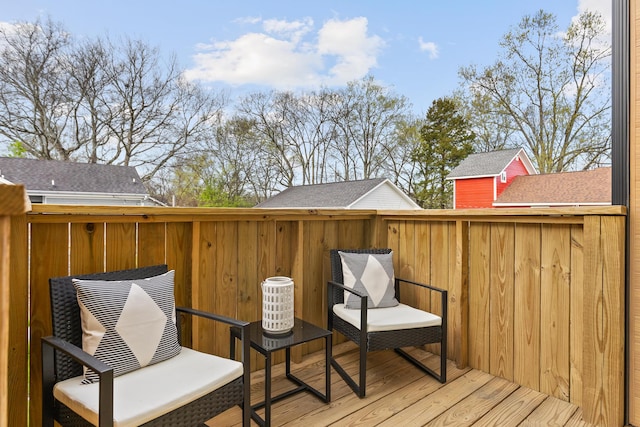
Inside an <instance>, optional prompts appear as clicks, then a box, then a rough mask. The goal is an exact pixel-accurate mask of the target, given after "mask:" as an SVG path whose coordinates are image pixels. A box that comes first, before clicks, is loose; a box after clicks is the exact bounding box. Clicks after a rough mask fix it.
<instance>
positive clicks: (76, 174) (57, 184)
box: [0, 157, 148, 195]
mask: <svg viewBox="0 0 640 427" xmlns="http://www.w3.org/2000/svg"><path fill="white" fill-rule="evenodd" d="M0 179H4V180H6V181H9V182H11V183H13V184H22V185H24V186H25V188H26V189H27V191H29V192H34V191H38V192H72V193H107V194H141V195H144V194H147V193H148V192H147V190H146V188H145V186H144V184H143V183H142V180H141V179H140V176H139V175H138V172H137V171H136V169H135V168H134V167H132V166H115V165H101V164H95V163H74V162H63V161H58V160H36V159H23V158H13V157H0Z"/></svg>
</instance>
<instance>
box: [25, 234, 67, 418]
mask: <svg viewBox="0 0 640 427" xmlns="http://www.w3.org/2000/svg"><path fill="white" fill-rule="evenodd" d="M31 231H32V234H31V272H30V277H31V295H32V296H33V295H39V296H40V298H33V297H32V298H31V299H30V303H31V322H30V327H31V342H32V343H37V344H36V345H32V346H31V358H30V367H31V368H30V373H31V389H30V391H29V393H30V394H31V396H34V397H35V396H41V395H42V385H41V384H42V351H41V348H40V345H39V343H40V338H42V337H44V336H48V335H51V305H50V304H51V302H50V298H49V278H50V277H59V276H66V275H68V274H69V225H68V224H66V223H62V224H32V225H31ZM24 306H25V307H26V302H25V304H24ZM25 312H26V311H25ZM23 339H26V337H25V338H23ZM25 356H26V354H25ZM30 414H31V420H37V421H38V422H39V421H40V419H41V418H40V414H41V408H40V400H39V399H33V400H32V405H30Z"/></svg>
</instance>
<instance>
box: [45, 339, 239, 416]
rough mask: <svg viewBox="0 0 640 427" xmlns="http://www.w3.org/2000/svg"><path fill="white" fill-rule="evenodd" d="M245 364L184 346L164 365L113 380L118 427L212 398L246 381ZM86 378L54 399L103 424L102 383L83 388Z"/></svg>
mask: <svg viewBox="0 0 640 427" xmlns="http://www.w3.org/2000/svg"><path fill="white" fill-rule="evenodd" d="M242 373H243V368H242V363H241V362H238V361H235V360H230V359H225V358H222V357H218V356H213V355H210V354H206V353H200V352H197V351H194V350H191V349H189V348H185V347H183V348H182V350H181V351H180V354H178V355H177V356H175V357H172V358H171V359H168V360H165V361H164V362H160V363H156V364H154V365H150V366H146V367H144V368H141V369H138V370H135V371H132V372H129V373H127V374H124V375H121V376H119V377H117V378H114V380H113V418H114V426H116V427H124V426H138V425H140V424H143V423H145V422H147V421H150V420H153V419H154V418H157V417H159V416H160V415H164V414H166V413H168V412H171V411H172V410H174V409H177V408H179V407H181V406H184V405H185V404H186V403H189V402H191V401H193V400H195V399H198V398H200V397H202V396H205V395H207V394H208V393H210V392H212V391H214V390H216V389H218V388H220V387H222V386H223V385H225V384H227V383H229V382H231V381H233V380H234V379H236V378H238V377H240V376H242ZM82 380H83V377H82V376H79V377H75V378H70V379H68V380H65V381H62V382H59V383H58V384H56V385H55V387H54V389H53V395H54V396H55V398H56V399H58V400H59V401H60V402H62V403H64V404H65V405H66V406H68V407H69V408H71V409H73V410H74V411H75V412H76V413H78V414H80V415H81V416H82V417H84V418H85V419H86V420H88V421H89V422H92V423H93V424H94V425H98V387H99V386H100V384H99V383H93V384H81V382H82Z"/></svg>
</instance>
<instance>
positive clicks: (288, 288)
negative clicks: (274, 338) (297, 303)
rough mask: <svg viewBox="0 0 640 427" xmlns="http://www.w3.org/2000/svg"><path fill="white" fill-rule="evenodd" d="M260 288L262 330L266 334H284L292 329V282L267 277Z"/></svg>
mask: <svg viewBox="0 0 640 427" xmlns="http://www.w3.org/2000/svg"><path fill="white" fill-rule="evenodd" d="M261 287H262V330H263V331H264V332H266V333H268V334H274V335H279V334H286V333H288V332H291V330H292V329H293V280H292V279H291V278H290V277H284V276H274V277H268V278H267V279H266V280H265V281H264V282H262V283H261Z"/></svg>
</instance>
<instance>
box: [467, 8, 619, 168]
mask: <svg viewBox="0 0 640 427" xmlns="http://www.w3.org/2000/svg"><path fill="white" fill-rule="evenodd" d="M604 33H605V26H604V22H603V20H602V18H601V16H600V15H598V14H595V13H591V12H585V13H583V14H581V15H580V17H579V19H578V20H577V21H575V22H573V23H572V24H571V25H570V27H569V28H568V30H567V31H566V33H565V34H564V36H562V37H560V36H559V34H560V32H559V29H558V26H557V24H556V19H555V16H554V15H552V14H549V13H545V12H544V11H542V10H541V11H539V12H538V13H537V14H535V15H533V16H525V17H524V18H523V19H522V21H521V22H520V24H519V25H518V26H517V27H516V28H514V29H513V30H512V31H510V32H508V33H507V34H506V35H505V36H504V38H503V40H502V42H501V44H500V45H501V47H502V48H503V53H502V58H501V59H499V60H498V61H497V62H496V63H495V64H494V65H492V66H489V67H486V68H485V69H483V70H477V69H476V67H474V66H469V67H466V68H462V69H461V70H460V75H461V77H462V78H463V80H464V83H465V84H466V88H467V90H468V91H470V92H472V94H473V95H472V96H471V97H470V98H471V99H475V100H482V99H488V100H489V104H490V108H488V109H485V110H484V111H482V112H481V114H482V116H483V117H487V113H491V114H495V116H494V117H496V120H495V121H494V124H495V125H496V128H497V129H499V132H501V133H502V135H506V136H507V138H508V144H509V145H512V146H524V147H525V148H526V149H527V150H528V152H529V154H530V155H532V158H533V160H534V162H535V163H536V165H537V167H538V169H539V170H540V171H541V172H543V173H546V172H560V171H564V170H570V169H575V168H578V169H580V168H588V167H590V166H592V165H594V164H599V163H602V162H605V161H606V160H607V159H608V158H609V156H610V129H609V127H610V117H609V111H610V108H611V102H610V83H609V81H610V75H609V73H610V56H611V41H610V40H608V41H606V42H604V43H603V41H602V37H603V34H604ZM469 109H470V110H473V106H471V107H469ZM480 134H481V135H482V132H480ZM499 138H500V136H499V135H496V138H495V139H496V141H497V140H498V139H499Z"/></svg>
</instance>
